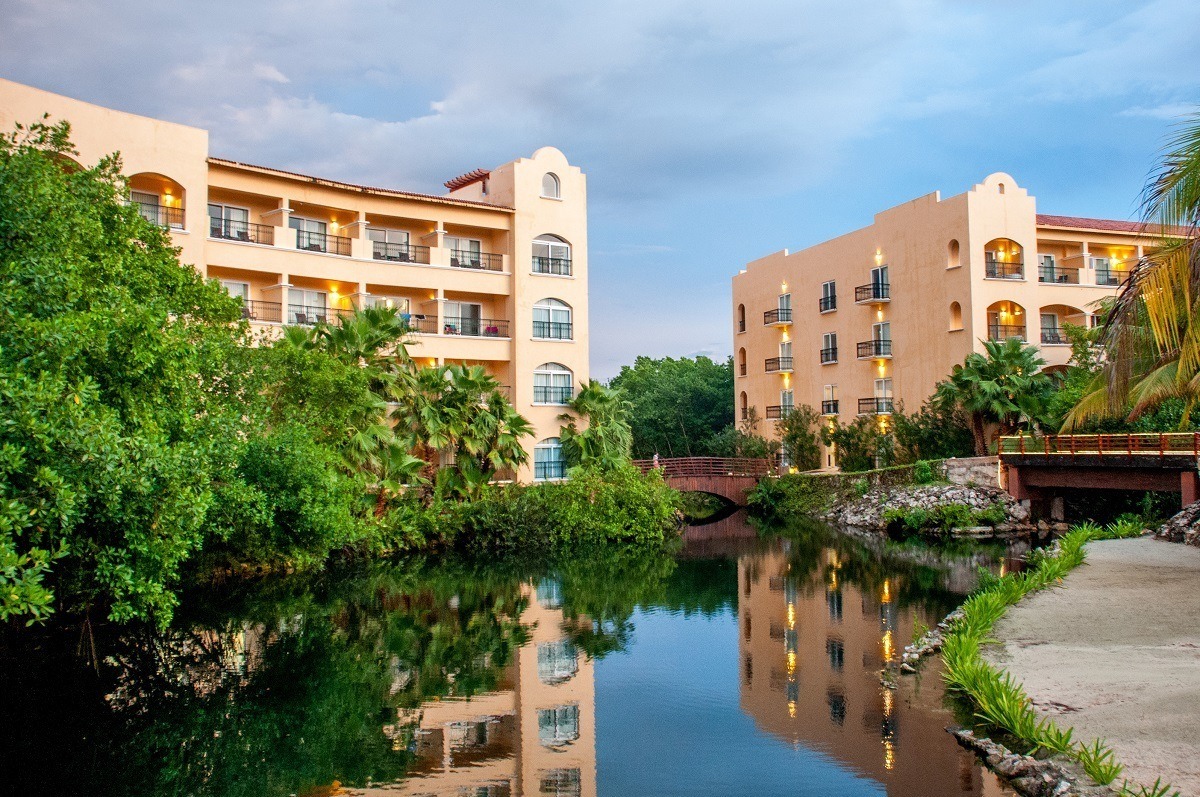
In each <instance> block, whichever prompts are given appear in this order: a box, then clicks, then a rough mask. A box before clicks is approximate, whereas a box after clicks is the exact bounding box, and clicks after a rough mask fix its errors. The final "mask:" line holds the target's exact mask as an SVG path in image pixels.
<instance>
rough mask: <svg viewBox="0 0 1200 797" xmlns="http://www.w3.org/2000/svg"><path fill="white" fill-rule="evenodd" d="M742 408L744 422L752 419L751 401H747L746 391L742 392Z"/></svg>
mask: <svg viewBox="0 0 1200 797" xmlns="http://www.w3.org/2000/svg"><path fill="white" fill-rule="evenodd" d="M741 408H742V420H743V421H744V420H746V419H747V418H749V417H750V404H749V399H747V397H746V391H744V390H743V391H742V398H741Z"/></svg>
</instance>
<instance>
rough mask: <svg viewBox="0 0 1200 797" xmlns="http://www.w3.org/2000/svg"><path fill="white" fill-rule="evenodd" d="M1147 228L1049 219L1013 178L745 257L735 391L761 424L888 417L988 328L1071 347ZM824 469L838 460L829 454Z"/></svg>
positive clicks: (1061, 356) (771, 432)
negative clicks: (812, 417)
mask: <svg viewBox="0 0 1200 797" xmlns="http://www.w3.org/2000/svg"><path fill="white" fill-rule="evenodd" d="M1150 244H1151V241H1150V240H1148V239H1145V238H1143V237H1142V235H1141V225H1139V224H1136V223H1133V222H1123V221H1111V220H1104V219H1086V218H1075V217H1068V216H1046V215H1040V214H1039V213H1038V212H1037V208H1036V202H1035V200H1034V197H1033V196H1031V195H1030V194H1029V193H1028V191H1026V190H1025V189H1023V188H1021V187H1020V186H1019V185H1018V184H1017V183H1016V181H1015V180H1014V179H1013V178H1012V177H1011V176H1009V175H1007V174H1003V173H996V174H992V175H989V176H988V177H987V178H986V179H984V181H983V182H982V183H980V184H978V185H976V186H974V187H973V188H971V189H970V190H969V191H967V192H965V193H962V194H959V195H957V196H953V197H949V198H946V199H943V198H942V197H941V195H940V194H939V193H937V192H935V193H932V194H927V195H926V196H923V197H919V198H917V199H914V200H912V201H910V202H906V203H904V204H902V205H898V206H896V207H893V208H889V209H888V210H884V211H882V212H880V213H878V214H876V215H875V219H874V222H873V223H872V224H871V225H870V226H868V227H864V228H862V229H859V230H855V231H854V232H850V233H847V234H845V235H842V236H840V237H837V238H833V239H831V240H828V241H825V242H823V243H819V244H817V245H815V246H812V247H809V248H807V249H804V250H801V251H799V252H789V251H788V250H786V249H785V250H782V251H779V252H776V253H774V254H771V255H768V256H766V257H763V258H760V259H758V260H755V261H753V262H751V263H749V264H748V265H747V266H746V267H745V268H744V269H743V270H742V271H741V272H740V273H738V274H737V275H736V276H735V277H734V278H733V352H734V384H735V389H734V402H735V412H736V414H737V418H739V419H743V420H744V419H746V418H748V417H751V416H752V415H756V416H757V417H758V418H760V419H762V420H763V422H762V424H761V425H760V426H759V430H758V431H759V433H760V434H764V435H765V436H767V437H772V436H776V437H777V435H776V431H775V424H776V421H778V420H779V419H781V418H783V417H784V416H786V415H787V414H788V412H790V410H791V409H792V408H793V407H795V406H798V405H801V404H807V405H809V406H811V407H813V408H814V409H816V410H817V411H818V412H819V413H820V414H821V415H823V416H825V417H827V418H830V419H833V418H836V419H838V421H839V422H841V423H850V422H852V421H854V419H855V418H856V417H857V416H861V415H869V416H874V417H878V418H879V422H880V423H881V424H884V425H886V423H887V418H888V416H889V415H891V413H892V412H893V411H894V409H895V408H896V407H897V406H899V405H901V404H903V407H904V409H905V410H906V411H910V412H911V411H915V410H917V409H918V408H919V407H920V406H921V404H922V403H923V402H924V401H925V400H926V399H927V398H928V397H929V396H930V395H931V394H932V393H933V391H934V388H935V386H936V385H937V383H938V382H939V381H941V380H943V379H945V378H946V377H947V376H948V375H949V373H950V370H951V369H952V368H953V367H954V365H956V364H958V363H961V362H962V361H963V359H964V358H965V357H966V356H967V354H969V353H970V352H972V351H981V350H982V349H983V342H984V341H985V340H989V339H993V340H994V339H1005V338H1012V337H1018V338H1021V339H1022V340H1025V341H1028V342H1029V343H1031V344H1033V345H1035V346H1038V347H1039V349H1040V353H1041V356H1042V358H1043V359H1044V360H1045V361H1046V363H1047V365H1046V367H1047V368H1048V369H1050V368H1057V369H1061V368H1064V367H1065V366H1066V364H1067V361H1068V359H1069V358H1070V356H1071V348H1070V344H1069V342H1068V340H1067V337H1066V335H1065V334H1064V333H1063V328H1064V325H1066V324H1075V325H1079V326H1087V325H1092V324H1094V322H1095V314H1096V312H1097V310H1098V307H1097V304H1098V302H1099V301H1100V300H1102V299H1104V298H1106V297H1109V296H1113V295H1115V293H1116V292H1117V290H1118V288H1119V286H1120V284H1121V283H1122V282H1123V281H1124V279H1125V277H1126V275H1127V274H1128V271H1129V269H1131V268H1132V266H1133V264H1134V263H1136V262H1137V259H1138V258H1139V257H1141V256H1142V254H1143V253H1144V251H1145V249H1144V247H1147V246H1149V245H1150ZM824 456H825V458H824V462H823V467H827V468H828V467H833V466H834V465H835V461H834V460H835V457H834V453H833V452H832V451H826V452H825V455H824Z"/></svg>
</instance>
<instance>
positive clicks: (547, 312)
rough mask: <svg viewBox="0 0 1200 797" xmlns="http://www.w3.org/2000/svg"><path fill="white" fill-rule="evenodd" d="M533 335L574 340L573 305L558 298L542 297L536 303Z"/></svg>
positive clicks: (551, 338) (550, 338) (548, 338)
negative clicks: (572, 326)
mask: <svg viewBox="0 0 1200 797" xmlns="http://www.w3.org/2000/svg"><path fill="white" fill-rule="evenodd" d="M533 336H534V337H535V338H543V339H547V340H572V339H573V337H574V335H573V332H572V329H571V306H570V305H569V304H567V303H566V302H561V301H559V300H558V299H542V300H541V301H539V302H538V303H537V304H535V305H534V306H533Z"/></svg>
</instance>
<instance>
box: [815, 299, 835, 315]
mask: <svg viewBox="0 0 1200 797" xmlns="http://www.w3.org/2000/svg"><path fill="white" fill-rule="evenodd" d="M817 307H818V308H820V310H821V312H822V313H828V312H829V311H831V310H836V309H837V296H822V297H821V299H820V300H819V301H818V302H817Z"/></svg>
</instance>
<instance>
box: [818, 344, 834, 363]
mask: <svg viewBox="0 0 1200 797" xmlns="http://www.w3.org/2000/svg"><path fill="white" fill-rule="evenodd" d="M836 362H837V346H833V347H831V348H828V349H821V365H830V364H832V363H836Z"/></svg>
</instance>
